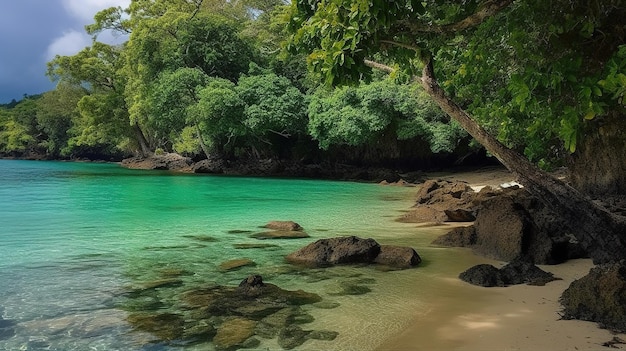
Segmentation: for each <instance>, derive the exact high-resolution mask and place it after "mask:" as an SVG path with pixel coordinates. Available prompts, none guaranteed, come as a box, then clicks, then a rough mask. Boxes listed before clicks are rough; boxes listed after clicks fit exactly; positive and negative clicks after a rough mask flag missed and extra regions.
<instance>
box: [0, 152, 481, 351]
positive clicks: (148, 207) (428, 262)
mask: <svg viewBox="0 0 626 351" xmlns="http://www.w3.org/2000/svg"><path fill="white" fill-rule="evenodd" d="M413 193H414V190H409V189H407V188H396V187H382V186H378V185H372V184H360V183H350V182H331V181H314V180H286V179H260V178H233V177H213V176H198V175H183V174H172V173H167V172H158V171H136V170H126V169H123V168H121V167H119V166H118V165H115V164H91V163H62V162H33V161H9V160H2V161H0V245H1V246H0V317H1V318H0V350H211V349H213V346H212V344H211V343H209V342H206V343H200V344H198V343H195V344H193V345H187V344H185V343H181V342H171V341H169V342H168V341H164V340H161V339H159V337H157V336H155V335H153V334H151V333H149V332H146V331H142V330H138V329H137V328H136V326H134V325H132V324H131V323H129V322H128V315H129V313H130V312H133V311H136V309H137V308H136V307H132V306H136V305H137V301H133V300H132V297H129V294H128V291H129V289H132V288H133V287H137V286H145V285H146V284H150V283H151V282H154V281H158V280H160V279H163V278H164V274H165V273H164V272H170V273H171V272H184V274H180V276H179V277H177V279H180V282H179V283H180V284H178V283H177V284H176V286H175V287H172V288H166V287H164V288H163V289H156V290H155V296H154V297H153V298H154V299H155V301H156V303H158V304H159V306H160V307H159V308H160V309H163V310H167V311H169V312H176V311H174V310H175V309H176V308H177V304H176V303H175V302H172V301H174V300H176V299H177V296H178V295H180V294H181V293H183V292H185V291H189V290H190V289H198V288H202V287H204V286H215V285H225V286H236V285H237V284H238V283H239V282H240V281H241V280H242V279H243V278H245V277H246V276H248V275H249V274H261V275H262V276H263V277H264V280H265V281H266V282H271V283H273V284H276V285H278V286H281V287H283V288H285V289H293V290H296V289H303V290H306V291H310V292H315V293H318V294H319V295H320V296H322V298H323V299H324V301H326V302H331V303H332V304H333V305H335V306H339V307H337V308H333V309H327V308H316V307H315V306H306V307H303V308H305V309H306V312H307V313H309V314H310V315H311V316H313V317H314V318H313V319H314V320H312V321H309V323H308V324H305V325H303V327H304V328H305V329H311V330H313V329H325V330H333V331H336V332H338V337H337V338H336V339H335V340H332V341H319V340H310V341H307V342H306V343H305V344H303V345H302V346H301V347H299V348H298V349H311V350H314V349H326V350H367V349H373V348H375V347H377V346H378V345H379V344H380V343H382V342H383V341H384V340H385V339H386V338H388V337H390V336H391V335H393V333H395V332H397V331H398V330H399V329H401V328H403V327H405V326H406V325H407V324H408V323H409V322H410V321H411V320H412V319H413V318H416V316H419V315H420V314H426V313H428V311H430V310H431V309H432V306H433V305H434V303H435V302H433V301H432V299H434V297H440V296H441V295H442V294H443V295H445V294H446V291H449V292H450V291H454V290H455V289H456V288H457V286H456V283H450V282H448V280H449V279H448V278H449V277H451V276H453V275H454V274H457V270H458V269H459V267H461V266H465V265H469V264H470V263H473V261H472V260H473V258H472V256H471V255H469V254H465V253H458V252H457V253H454V254H453V255H454V259H449V258H446V257H449V255H450V253H449V252H450V251H448V250H442V249H437V248H431V247H429V246H428V242H430V240H432V238H433V237H434V236H435V235H437V234H439V232H438V231H437V230H434V231H433V230H430V231H429V230H419V229H416V228H415V227H414V226H412V225H407V224H400V223H396V222H394V221H393V219H394V218H395V217H397V216H398V215H399V214H400V211H402V210H404V209H406V208H408V207H410V205H411V198H412V195H413ZM271 220H293V221H296V222H298V223H299V224H301V225H302V226H303V227H304V228H305V230H306V232H307V233H308V234H309V235H310V236H311V238H305V239H278V240H271V241H270V240H264V241H260V240H258V239H254V238H251V237H250V234H251V233H254V232H258V231H261V229H259V226H261V225H263V224H265V223H267V222H268V221H271ZM233 231H234V232H233ZM341 235H357V236H361V237H372V238H375V239H376V240H378V241H379V242H381V243H383V244H403V245H411V246H413V247H415V248H416V249H417V250H418V251H419V252H420V254H422V256H423V257H424V261H425V262H424V265H423V266H424V267H421V268H418V269H411V270H406V271H398V272H383V271H381V270H379V269H376V268H375V267H337V268H329V269H325V270H316V271H314V273H315V274H316V275H317V276H318V277H319V276H323V279H312V278H311V272H302V271H298V270H294V269H293V267H290V265H288V264H286V263H285V262H284V256H285V255H286V254H288V253H290V252H292V251H294V250H296V249H297V248H299V247H302V246H304V245H306V244H308V243H309V242H311V241H314V240H317V239H319V238H325V237H333V236H341ZM259 243H264V244H265V243H269V244H272V246H271V247H267V248H256V249H247V250H241V249H237V248H236V245H237V244H259ZM241 258H246V259H250V260H252V261H254V263H255V264H256V265H254V266H248V267H244V268H242V269H240V270H236V271H227V272H224V271H223V270H221V269H220V268H219V264H220V263H222V262H224V261H228V260H231V259H241ZM446 259H447V260H449V261H450V262H449V263H448V264H446V265H445V267H444V266H433V262H436V261H438V260H446ZM433 267H439V268H433ZM350 280H353V281H357V280H359V281H361V282H362V283H363V282H364V283H363V284H365V285H366V286H367V291H369V292H368V293H367V294H363V295H341V294H339V293H337V292H338V291H341V287H342V284H344V283H345V282H346V281H350ZM434 280H440V283H438V284H439V285H437V284H435V285H433V281H434ZM425 281H429V282H430V283H429V287H424V286H423V283H424V282H425ZM418 286H421V288H420V293H417V294H416V293H415V291H416V287H418ZM446 289H447V290H446ZM151 298H152V297H151ZM144 302H145V301H144ZM144 302H141V303H144ZM140 305H141V304H140ZM129 306H130V307H129ZM142 306H143V305H142ZM364 306H367V307H366V308H364ZM133 308H134V310H133ZM257 347H258V348H259V349H272V350H273V349H280V347H279V346H278V344H277V343H276V340H273V339H262V340H261V343H260V345H258V346H257Z"/></svg>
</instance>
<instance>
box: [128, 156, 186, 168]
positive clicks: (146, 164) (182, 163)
mask: <svg viewBox="0 0 626 351" xmlns="http://www.w3.org/2000/svg"><path fill="white" fill-rule="evenodd" d="M191 164H192V160H191V158H189V157H184V156H181V155H179V154H176V153H165V154H163V155H156V154H154V155H151V156H149V157H133V158H128V159H125V160H122V162H121V165H122V167H126V168H130V169H157V170H171V171H187V170H190V166H191Z"/></svg>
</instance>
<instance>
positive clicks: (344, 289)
mask: <svg viewBox="0 0 626 351" xmlns="http://www.w3.org/2000/svg"><path fill="white" fill-rule="evenodd" d="M371 291H372V289H370V288H369V287H367V286H364V285H359V284H354V283H350V282H344V283H343V284H341V286H340V289H339V291H337V292H331V293H329V295H334V296H345V295H365V294H367V293H369V292H371Z"/></svg>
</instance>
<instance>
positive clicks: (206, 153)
mask: <svg viewBox="0 0 626 351" xmlns="http://www.w3.org/2000/svg"><path fill="white" fill-rule="evenodd" d="M196 134H198V143H199V144H200V148H201V149H202V152H204V156H206V158H207V159H210V158H211V153H210V152H209V148H208V147H207V146H206V143H205V142H204V138H203V137H202V132H201V131H200V126H199V125H198V123H196Z"/></svg>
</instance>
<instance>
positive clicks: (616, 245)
mask: <svg viewBox="0 0 626 351" xmlns="http://www.w3.org/2000/svg"><path fill="white" fill-rule="evenodd" d="M421 83H422V86H423V87H424V89H426V92H427V93H428V94H429V95H430V96H431V97H432V98H433V100H434V101H435V102H436V103H437V104H438V105H439V106H440V107H441V108H442V109H443V110H444V111H445V112H446V113H447V114H448V115H449V116H450V117H451V118H453V119H455V120H456V121H457V122H459V123H460V124H461V126H462V127H463V128H464V129H465V130H466V131H467V132H468V133H469V134H470V135H471V136H472V137H474V139H476V141H478V142H479V143H480V144H482V145H483V146H484V147H485V149H487V151H489V152H490V153H491V154H493V155H494V156H495V157H496V158H498V160H500V162H502V164H503V165H504V166H505V167H506V168H508V169H509V171H511V172H512V173H513V174H514V175H515V176H516V177H517V180H518V181H519V182H520V183H521V184H522V185H524V187H526V189H527V190H528V191H529V192H530V193H531V194H533V195H535V196H536V197H537V198H538V199H539V200H540V201H542V202H543V203H545V204H546V205H547V206H548V207H549V208H551V209H552V210H554V212H555V213H556V214H557V215H559V216H561V217H562V218H563V219H564V220H565V222H566V223H568V225H569V229H570V230H571V232H572V234H573V235H574V236H575V237H576V239H577V240H578V241H579V242H580V244H581V245H582V247H583V248H585V249H586V250H587V252H588V253H589V255H590V256H591V258H593V261H594V263H603V262H609V261H618V260H621V259H625V258H626V218H624V217H621V216H617V215H615V214H612V213H611V212H609V211H607V210H606V209H604V208H602V207H600V206H598V205H597V204H595V203H594V202H593V201H592V200H591V199H590V198H588V197H586V196H584V195H583V194H582V193H580V192H579V191H577V190H576V189H574V188H573V187H571V186H569V185H567V184H565V183H564V182H563V181H561V180H559V179H556V178H555V177H553V176H552V175H550V174H548V173H546V172H544V171H542V170H540V169H539V168H538V167H536V166H535V165H534V164H532V163H531V162H530V161H528V160H527V159H526V158H525V157H523V156H522V155H520V154H519V153H517V152H514V151H513V150H511V149H509V148H507V147H506V146H504V145H503V144H502V143H500V142H499V141H498V140H497V139H496V138H494V137H493V136H492V135H490V134H489V133H487V131H486V130H485V129H484V128H482V127H481V126H480V125H478V123H476V121H474V120H473V119H472V118H471V117H470V116H469V115H468V114H467V113H466V112H465V111H464V110H463V109H462V108H461V107H459V106H458V105H457V104H456V103H455V102H454V101H452V100H451V99H450V97H448V96H447V95H446V93H445V92H444V91H443V89H442V88H441V87H440V86H439V83H438V82H437V79H436V78H435V75H434V70H433V64H432V60H429V61H428V62H427V63H426V65H425V66H424V69H423V72H422V77H421Z"/></svg>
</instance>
